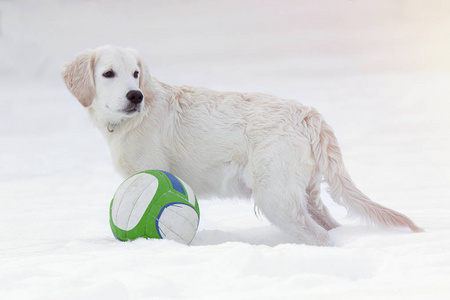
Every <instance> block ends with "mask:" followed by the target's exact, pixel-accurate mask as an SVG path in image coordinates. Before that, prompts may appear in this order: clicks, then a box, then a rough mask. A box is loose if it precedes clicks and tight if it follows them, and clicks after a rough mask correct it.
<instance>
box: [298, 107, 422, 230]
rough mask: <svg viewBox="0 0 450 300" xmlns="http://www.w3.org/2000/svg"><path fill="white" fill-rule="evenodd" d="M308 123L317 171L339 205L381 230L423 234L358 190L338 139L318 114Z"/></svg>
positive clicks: (314, 114) (312, 111)
mask: <svg viewBox="0 0 450 300" xmlns="http://www.w3.org/2000/svg"><path fill="white" fill-rule="evenodd" d="M304 121H305V122H306V125H307V128H308V129H309V136H310V140H311V145H312V150H313V155H314V157H315V160H316V163H317V167H318V168H319V170H320V172H321V173H322V174H323V176H324V177H325V181H326V182H327V183H328V184H329V193H330V195H331V197H332V199H333V200H334V201H335V202H336V203H338V204H340V205H342V206H344V207H346V208H347V211H348V213H349V215H350V216H357V217H360V218H362V219H363V220H365V221H368V222H369V223H376V224H379V225H381V226H389V227H409V228H410V229H411V230H412V231H414V232H421V231H423V229H422V228H420V227H418V226H417V225H416V224H414V222H413V221H411V220H410V219H409V218H408V217H406V216H405V215H403V214H401V213H398V212H396V211H394V210H392V209H389V208H387V207H384V206H382V205H380V204H377V203H375V202H373V201H372V200H370V199H369V197H367V196H366V195H364V194H363V193H362V192H361V191H360V190H359V189H358V188H357V187H356V186H355V184H354V183H353V181H352V179H351V178H350V175H349V174H348V172H347V170H346V169H345V166H344V163H343V160H342V154H341V149H340V148H339V145H338V142H337V139H336V136H335V135H334V132H333V130H332V129H331V127H330V126H329V125H328V124H327V123H326V122H325V121H324V120H323V117H322V116H321V115H320V114H319V113H318V112H316V111H315V110H313V109H312V110H311V111H309V112H308V113H307V117H306V118H305V120H304Z"/></svg>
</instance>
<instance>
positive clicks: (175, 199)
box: [109, 170, 200, 245]
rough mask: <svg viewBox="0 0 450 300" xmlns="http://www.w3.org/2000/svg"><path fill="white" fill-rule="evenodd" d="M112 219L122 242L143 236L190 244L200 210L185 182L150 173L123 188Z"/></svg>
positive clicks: (137, 176) (116, 198)
mask: <svg viewBox="0 0 450 300" xmlns="http://www.w3.org/2000/svg"><path fill="white" fill-rule="evenodd" d="M109 216H110V222H109V223H110V225H111V229H112V232H113V234H114V236H115V237H116V238H117V239H119V240H121V241H129V240H134V239H137V238H140V237H143V238H154V239H169V240H174V241H177V242H180V243H184V244H187V245H188V244H189V243H190V242H191V241H192V239H193V238H194V236H195V233H196V232H197V228H198V223H199V219H200V210H199V206H198V202H197V198H196V197H195V194H194V192H193V191H192V189H191V188H190V187H189V186H188V185H187V184H186V183H185V182H184V181H182V180H181V179H179V178H177V177H175V176H174V175H172V174H170V173H168V172H165V171H158V170H148V171H143V172H140V173H137V174H134V175H133V176H131V177H129V178H128V179H126V180H125V181H124V182H123V183H122V184H121V185H120V186H119V188H118V189H117V191H116V194H115V195H114V198H113V199H112V201H111V207H110V214H109Z"/></svg>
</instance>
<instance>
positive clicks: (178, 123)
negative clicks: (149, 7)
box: [62, 46, 422, 245]
mask: <svg viewBox="0 0 450 300" xmlns="http://www.w3.org/2000/svg"><path fill="white" fill-rule="evenodd" d="M62 75H63V78H64V81H65V83H66V85H67V87H68V89H69V90H70V91H71V92H72V93H73V95H74V96H75V97H76V98H77V99H78V100H79V101H80V102H81V104H82V105H83V106H85V107H86V108H87V110H88V112H89V114H90V117H91V119H92V121H93V123H94V124H95V125H96V126H97V127H98V128H99V129H100V131H101V132H102V133H103V135H104V136H105V138H106V140H107V141H108V143H109V146H110V148H111V154H112V158H113V161H114V165H115V167H116V169H117V170H118V171H119V172H120V173H121V174H122V175H123V176H130V175H131V174H134V173H136V172H139V171H142V170H147V169H160V170H165V171H168V172H171V173H173V174H175V175H176V176H179V177H180V178H182V179H183V180H184V181H186V182H187V183H188V184H189V185H190V186H191V187H192V189H193V190H194V191H195V192H196V194H197V195H199V196H203V197H205V196H212V195H214V196H219V197H232V196H236V197H245V198H249V197H251V196H252V195H253V198H254V201H255V206H256V208H257V209H258V210H259V211H261V212H262V213H263V214H264V215H265V216H266V217H267V219H268V220H269V221H270V222H272V223H273V224H275V225H277V226H279V227H280V228H282V229H283V230H285V231H286V232H288V233H290V234H293V235H295V236H296V237H297V238H298V239H299V241H300V242H304V243H307V244H312V245H329V244H330V237H329V234H328V232H327V231H328V230H330V229H332V228H335V227H337V226H339V224H338V223H337V222H336V221H335V220H334V219H333V218H332V217H331V216H330V214H329V213H328V210H327V208H326V207H325V206H324V205H323V204H322V202H321V200H320V196H319V192H320V183H321V181H322V178H323V177H324V178H325V180H326V182H327V183H328V184H329V186H330V193H331V196H332V198H333V199H334V201H336V202H337V203H339V204H341V205H344V206H345V207H346V208H347V210H348V211H349V212H350V213H351V214H354V215H356V216H359V217H361V218H363V219H365V220H367V221H369V222H372V223H376V224H379V225H383V226H400V227H402V226H406V227H409V228H410V229H411V230H412V231H415V232H418V231H422V229H421V228H419V227H417V226H416V225H415V224H414V223H413V222H412V221H411V220H410V219H408V218H407V217H406V216H404V215H402V214H400V213H398V212H395V211H393V210H391V209H389V208H386V207H384V206H381V205H379V204H376V203H374V202H372V201H371V200H370V199H369V198H368V197H367V196H366V195H364V194H363V193H362V192H361V191H359V190H358V189H357V188H356V187H355V185H354V183H353V182H352V180H351V179H350V176H349V174H348V173H347V171H346V169H345V167H344V164H343V161H342V156H341V151H340V148H339V146H338V143H337V140H336V137H335V135H334V133H333V131H332V129H331V128H330V126H329V125H328V124H327V123H325V121H324V120H323V118H322V116H321V115H320V114H319V113H318V112H316V111H315V110H314V109H313V108H310V107H306V106H303V105H301V104H300V103H298V102H296V101H288V100H281V99H278V98H276V97H273V96H269V95H264V94H256V93H248V94H242V93H233V92H216V91H213V90H210V89H206V88H197V87H189V86H181V87H178V86H171V85H168V84H165V83H162V82H159V81H157V80H155V79H154V78H151V77H150V75H149V73H148V71H147V68H146V66H145V65H144V64H143V62H142V60H141V59H140V58H139V56H138V55H137V53H136V52H135V51H134V50H131V49H123V48H119V47H114V46H103V47H100V48H97V49H95V50H88V51H86V52H83V53H81V54H79V55H78V56H77V57H76V59H75V60H74V61H73V62H71V63H69V64H68V65H67V66H66V67H65V70H64V71H63V74H62Z"/></svg>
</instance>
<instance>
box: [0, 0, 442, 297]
mask: <svg viewBox="0 0 450 300" xmlns="http://www.w3.org/2000/svg"><path fill="white" fill-rule="evenodd" d="M111 2H112V1H111ZM111 2H107V1H100V0H98V1H88V0H85V1H69V0H60V1H57V0H46V1H31V0H17V1H7V0H3V1H0V103H1V109H0V203H1V209H0V228H1V229H2V233H1V239H0V266H1V267H0V296H1V298H2V299H329V298H331V297H332V298H333V299H362V298H363V299H429V298H433V299H447V298H448V295H449V293H450V286H449V284H448V282H450V222H449V215H450V201H449V199H450V188H449V184H448V183H449V180H450V172H449V170H450V159H449V155H448V153H450V141H449V137H450V129H449V128H450V119H449V118H448V114H449V113H450V104H449V101H448V95H449V93H450V85H449V84H448V83H449V82H450V59H449V57H448V53H449V50H450V35H449V31H450V21H449V20H450V18H449V17H450V4H449V3H447V2H445V3H444V1H438V0H430V1H426V3H425V2H424V1H420V0H410V1H401V0H397V1H392V0H381V1H362V0H355V1H346V0H319V1H306V0H304V1H287V0H279V1H276V0H263V1H237V0H230V1H224V0H223V1H222V0H220V1H206V0H190V1H176V0H167V1H138V0H130V1H126V2H125V1H120V2H119V1H117V2H114V3H111ZM102 44H116V45H120V46H129V47H133V48H136V49H137V50H138V51H139V52H140V53H141V56H142V57H143V58H144V59H145V61H146V62H147V64H148V65H149V66H150V70H151V73H152V74H153V75H154V76H156V77H157V78H158V79H160V80H162V81H166V82H168V83H172V84H189V85H196V86H207V87H210V88H214V89H218V90H235V91H258V92H265V93H270V94H274V95H277V96H280V97H284V98H290V99H297V100H299V101H301V102H302V103H304V104H307V105H311V106H314V107H316V108H317V109H318V110H319V111H320V112H321V113H322V114H323V115H324V116H325V118H326V119H327V120H328V123H330V124H331V125H332V126H333V127H334V129H335V132H336V135H337V136H338V139H339V141H340V145H341V147H342V150H343V153H344V160H345V162H346V165H347V168H348V170H349V172H350V174H351V175H352V177H353V179H354V180H355V182H356V183H357V185H358V186H359V187H360V188H361V189H362V190H363V191H364V192H366V193H367V194H368V195H369V196H370V197H371V198H372V199H373V200H375V201H377V202H379V203H381V204H384V205H386V206H389V207H391V208H394V209H396V210H399V211H401V212H402V213H404V214H406V215H407V216H409V217H411V218H412V219H413V220H414V221H415V222H416V223H417V224H418V225H419V226H421V227H424V228H425V230H426V232H425V233H420V234H412V233H409V232H408V231H406V230H392V229H380V228H372V227H367V226H364V225H361V224H359V223H358V222H355V221H352V220H347V219H345V218H344V217H345V210H344V209H342V208H341V207H338V206H337V205H335V204H334V203H332V202H331V201H330V199H329V197H328V196H327V195H326V194H325V187H324V194H323V199H324V201H325V202H326V203H327V204H328V205H329V207H330V209H331V211H332V213H333V214H334V215H335V216H337V218H338V219H339V220H340V221H341V222H342V223H343V224H345V225H346V226H343V227H339V228H337V229H334V230H332V231H331V232H330V234H331V236H332V239H333V241H334V244H335V246H334V247H312V246H306V245H302V244H298V243H296V241H295V240H293V239H292V238H291V237H289V236H286V235H285V234H284V233H283V232H281V231H279V230H278V229H277V228H276V227H273V226H271V225H270V224H269V223H268V222H267V221H266V220H265V219H264V217H260V218H258V217H257V216H255V213H254V209H253V203H251V202H248V201H244V200H241V199H201V200H200V201H199V204H200V210H201V220H200V227H199V230H198V233H197V235H196V237H195V238H194V241H193V243H192V245H191V246H185V245H182V244H177V243H175V242H171V241H165V240H137V241H134V242H128V243H122V242H119V241H117V240H115V239H114V237H113V235H112V233H111V231H110V228H109V223H108V209H109V204H110V201H111V199H112V196H113V195H114V192H115V190H116V188H117V187H118V186H119V184H120V183H121V182H122V178H120V176H119V175H118V174H116V173H115V171H114V170H113V168H112V163H111V159H110V156H109V150H108V148H107V145H106V143H105V141H104V140H103V138H102V136H101V135H100V133H98V132H97V130H96V129H95V128H94V127H93V126H92V124H90V122H89V120H88V117H87V114H86V112H85V111H84V108H83V107H82V106H81V105H80V104H79V103H78V102H77V101H76V99H74V98H73V97H72V96H71V95H70V93H69V92H68V91H67V90H66V88H65V86H64V84H63V82H62V80H61V79H60V72H61V65H62V64H63V63H64V62H68V61H70V60H71V59H72V58H73V57H74V55H75V54H76V53H78V52H80V51H82V50H84V49H85V48H94V47H97V46H99V45H102Z"/></svg>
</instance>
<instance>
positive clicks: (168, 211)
mask: <svg viewBox="0 0 450 300" xmlns="http://www.w3.org/2000/svg"><path fill="white" fill-rule="evenodd" d="M197 227H198V214H197V212H196V210H195V209H194V208H193V207H192V206H190V205H187V204H184V203H170V204H168V205H167V206H165V207H164V208H163V209H162V210H161V213H160V215H159V216H158V220H157V222H156V228H157V229H158V234H159V236H160V237H161V238H164V239H168V240H174V241H177V242H180V243H184V244H189V243H190V242H191V241H192V239H193V238H194V236H195V233H196V232H197Z"/></svg>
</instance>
